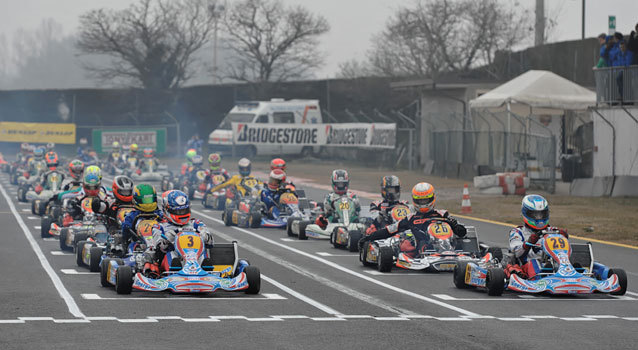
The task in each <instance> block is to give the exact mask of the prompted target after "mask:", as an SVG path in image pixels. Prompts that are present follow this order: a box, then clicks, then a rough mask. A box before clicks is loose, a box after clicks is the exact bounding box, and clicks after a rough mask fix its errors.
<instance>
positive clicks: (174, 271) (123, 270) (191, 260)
mask: <svg viewBox="0 0 638 350" xmlns="http://www.w3.org/2000/svg"><path fill="white" fill-rule="evenodd" d="M174 247H175V252H176V253H177V257H176V258H172V260H171V263H170V268H169V269H168V270H167V271H163V272H162V274H161V276H160V277H159V278H157V279H156V278H150V277H147V276H144V275H143V274H142V273H140V272H137V273H136V274H135V275H133V268H132V267H131V266H128V265H126V264H123V265H120V264H118V261H116V260H108V264H107V267H105V269H106V271H105V279H106V282H107V283H109V284H112V285H114V286H115V291H116V292H117V293H118V294H130V293H131V291H132V289H133V288H135V289H137V290H141V291H149V292H160V291H165V290H168V291H171V292H173V293H212V292H215V291H216V290H219V289H221V290H224V291H244V292H245V293H247V294H257V293H259V290H260V286H261V274H260V272H259V269H258V268H256V267H254V266H250V265H249V263H248V262H247V261H246V260H243V259H242V260H240V259H239V258H238V257H237V256H238V254H237V242H233V243H227V244H223V243H218V244H215V246H214V247H213V248H211V249H210V258H208V257H206V256H207V255H208V252H207V250H206V248H205V246H204V241H203V239H202V238H201V236H200V235H199V233H197V232H194V231H190V230H184V231H181V232H179V233H178V234H177V236H176V237H175V242H174ZM169 256H170V254H167V255H166V257H165V259H168V257H169ZM163 265H164V264H163Z"/></svg>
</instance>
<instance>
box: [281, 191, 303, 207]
mask: <svg viewBox="0 0 638 350" xmlns="http://www.w3.org/2000/svg"><path fill="white" fill-rule="evenodd" d="M279 202H280V203H283V204H293V203H298V201H297V196H295V195H294V194H293V193H290V192H287V193H284V194H282V195H281V197H280V198H279Z"/></svg>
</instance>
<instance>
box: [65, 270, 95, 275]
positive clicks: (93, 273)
mask: <svg viewBox="0 0 638 350" xmlns="http://www.w3.org/2000/svg"><path fill="white" fill-rule="evenodd" d="M60 271H61V272H62V273H63V274H65V275H95V274H98V273H99V272H85V271H78V270H76V269H60Z"/></svg>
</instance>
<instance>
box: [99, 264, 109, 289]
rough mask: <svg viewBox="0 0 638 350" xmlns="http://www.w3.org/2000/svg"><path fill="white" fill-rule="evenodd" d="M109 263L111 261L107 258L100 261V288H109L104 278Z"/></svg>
mask: <svg viewBox="0 0 638 350" xmlns="http://www.w3.org/2000/svg"><path fill="white" fill-rule="evenodd" d="M109 261H111V259H109V258H106V259H104V260H102V266H100V284H101V285H102V287H110V286H111V284H110V283H109V281H108V280H107V279H106V276H107V274H108V271H109Z"/></svg>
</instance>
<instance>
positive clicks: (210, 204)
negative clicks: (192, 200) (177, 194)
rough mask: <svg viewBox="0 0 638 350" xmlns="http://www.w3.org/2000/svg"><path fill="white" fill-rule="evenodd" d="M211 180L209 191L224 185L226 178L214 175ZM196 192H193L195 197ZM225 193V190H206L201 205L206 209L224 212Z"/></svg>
mask: <svg viewBox="0 0 638 350" xmlns="http://www.w3.org/2000/svg"><path fill="white" fill-rule="evenodd" d="M212 180H213V183H212V187H211V189H212V188H214V187H215V186H217V185H221V184H222V183H224V182H225V181H226V178H225V177H224V176H223V175H215V176H213V179H212ZM197 192H198V191H195V195H197ZM226 192H227V191H226V189H225V188H222V189H220V190H219V191H215V192H212V191H210V190H207V191H205V193H204V195H203V198H202V204H203V205H204V207H206V208H208V209H214V210H224V208H225V207H226Z"/></svg>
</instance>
